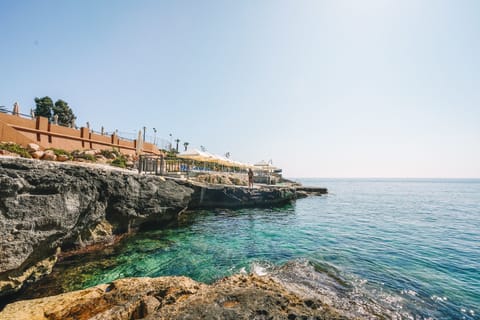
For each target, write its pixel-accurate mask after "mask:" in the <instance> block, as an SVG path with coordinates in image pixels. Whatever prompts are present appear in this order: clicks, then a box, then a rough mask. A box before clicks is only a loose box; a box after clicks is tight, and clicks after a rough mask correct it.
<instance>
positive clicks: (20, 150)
mask: <svg viewBox="0 0 480 320" xmlns="http://www.w3.org/2000/svg"><path fill="white" fill-rule="evenodd" d="M0 149H1V150H6V151H9V152H12V153H16V154H18V155H20V156H21V157H23V158H31V157H32V156H31V155H30V153H28V151H27V149H25V148H24V147H22V146H21V145H18V144H16V143H8V142H7V143H0Z"/></svg>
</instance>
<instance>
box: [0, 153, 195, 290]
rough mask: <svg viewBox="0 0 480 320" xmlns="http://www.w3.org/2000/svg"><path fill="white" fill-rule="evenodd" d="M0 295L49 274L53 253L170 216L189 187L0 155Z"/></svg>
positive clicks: (185, 198) (103, 240) (186, 197)
mask: <svg viewBox="0 0 480 320" xmlns="http://www.w3.org/2000/svg"><path fill="white" fill-rule="evenodd" d="M0 186H1V188H0V234H1V236H0V296H2V295H8V294H11V293H13V292H15V291H16V290H18V289H19V288H21V286H22V285H23V284H24V283H25V282H26V281H34V280H36V279H37V278H39V277H41V276H42V275H44V274H47V273H49V272H50V270H51V268H52V266H53V265H54V264H55V261H56V258H55V256H56V253H57V252H58V250H59V248H61V249H62V250H64V249H69V248H73V247H82V246H85V245H89V244H96V243H108V242H111V241H112V240H113V238H114V236H115V235H118V234H122V233H126V232H128V231H129V230H131V229H132V228H137V227H140V226H142V225H145V224H149V225H151V224H152V223H157V224H160V223H165V222H167V221H171V220H173V219H175V218H176V216H177V214H178V212H180V211H181V210H183V209H184V208H185V207H186V206H187V205H188V203H189V201H190V196H191V194H192V192H193V190H192V189H190V188H188V187H185V186H181V185H178V184H177V183H175V182H174V181H165V180H164V179H162V178H161V177H155V176H145V175H138V174H136V173H133V174H132V173H130V172H127V171H122V170H115V169H112V168H110V167H104V168H100V167H96V168H95V167H92V166H80V165H71V164H65V163H54V162H45V161H38V160H29V159H21V158H4V157H1V158H0Z"/></svg>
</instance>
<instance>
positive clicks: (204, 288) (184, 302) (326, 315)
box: [0, 275, 346, 320]
mask: <svg viewBox="0 0 480 320" xmlns="http://www.w3.org/2000/svg"><path fill="white" fill-rule="evenodd" d="M0 318H1V319H5V320H9V319H12V320H13V319H15V320H21V319H31V320H43V319H49V320H50V319H117V320H122V319H125V320H127V319H128V320H130V319H346V317H344V316H341V315H340V314H339V313H338V312H337V311H335V310H334V309H332V308H331V307H328V306H327V305H325V304H323V303H322V302H321V301H319V300H315V299H311V298H309V297H302V296H300V295H298V294H295V293H293V292H292V291H288V290H287V289H286V288H285V287H284V286H282V285H281V284H279V283H278V282H276V281H275V280H274V279H272V278H270V277H259V276H256V275H249V276H246V275H235V276H232V277H229V278H225V279H223V280H221V281H219V282H217V283H215V284H213V285H211V286H209V285H206V284H202V283H198V282H195V281H193V280H191V279H189V278H185V277H161V278H127V279H122V280H117V281H114V282H113V283H111V284H104V285H99V286H96V287H92V288H89V289H86V290H81V291H74V292H69V293H64V294H61V295H57V296H52V297H47V298H41V299H34V300H25V301H19V302H15V303H12V304H9V305H7V306H6V307H5V309H4V310H3V311H2V312H0Z"/></svg>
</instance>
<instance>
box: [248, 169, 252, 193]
mask: <svg viewBox="0 0 480 320" xmlns="http://www.w3.org/2000/svg"><path fill="white" fill-rule="evenodd" d="M248 188H249V189H252V188H253V171H252V169H251V168H250V169H248Z"/></svg>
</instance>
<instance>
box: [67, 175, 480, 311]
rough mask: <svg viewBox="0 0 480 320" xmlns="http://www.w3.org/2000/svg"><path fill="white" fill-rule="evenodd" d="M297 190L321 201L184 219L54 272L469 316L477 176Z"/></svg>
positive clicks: (83, 283)
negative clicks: (277, 282) (269, 279)
mask: <svg viewBox="0 0 480 320" xmlns="http://www.w3.org/2000/svg"><path fill="white" fill-rule="evenodd" d="M302 183H304V184H305V185H310V186H323V187H328V189H329V191H330V194H329V195H327V196H321V197H309V198H306V199H301V200H298V201H296V203H293V204H291V205H288V206H285V207H282V208H275V209H245V210H238V211H224V210H218V211H201V212H194V213H189V214H187V215H183V216H182V219H181V220H180V222H179V224H178V225H176V226H173V227H171V228H166V229H162V230H156V231H149V232H144V233H141V234H138V235H136V236H134V237H131V238H129V239H127V240H126V241H124V242H123V243H122V244H121V245H119V246H118V247H117V248H115V250H114V251H113V252H109V253H108V254H107V253H105V254H104V256H103V257H98V256H90V257H88V256H86V257H84V258H83V259H82V260H81V261H79V262H78V263H77V266H76V269H75V272H73V273H68V270H69V268H70V269H72V268H74V267H75V263H74V262H69V263H66V264H63V265H60V266H59V268H63V270H62V272H63V273H65V272H66V274H69V281H70V285H71V286H72V287H71V288H80V287H87V286H91V285H95V284H98V283H102V282H108V281H111V280H114V279H117V278H121V277H129V276H163V275H186V276H190V277H192V278H194V279H196V280H199V281H204V282H212V281H214V280H216V279H219V278H221V277H223V276H226V275H230V274H233V273H238V272H244V271H246V272H250V271H256V272H261V273H271V274H272V275H276V276H278V277H280V278H283V280H285V281H290V282H298V283H299V284H302V285H303V286H305V287H307V288H308V289H309V290H311V291H312V292H317V293H318V292H323V293H324V294H326V295H330V298H331V300H332V301H333V302H334V304H336V305H337V306H339V307H340V308H344V309H348V310H350V311H351V312H353V313H356V312H357V314H359V315H362V310H361V309H362V308H363V309H367V310H370V311H372V310H374V311H375V310H376V312H378V313H383V314H385V315H387V317H388V318H395V317H397V318H412V319H430V318H431V319H462V318H463V319H480V317H479V314H480V308H479V306H480V180H359V179H356V180H340V179H310V180H302ZM100 261H102V262H100ZM80 265H81V266H82V267H79V266H80ZM282 266H283V267H282ZM72 270H73V269H72ZM320 274H324V275H325V274H326V275H327V276H328V279H326V278H325V277H321V276H319V275H320ZM329 279H330V280H331V279H333V281H330V280H329Z"/></svg>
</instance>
